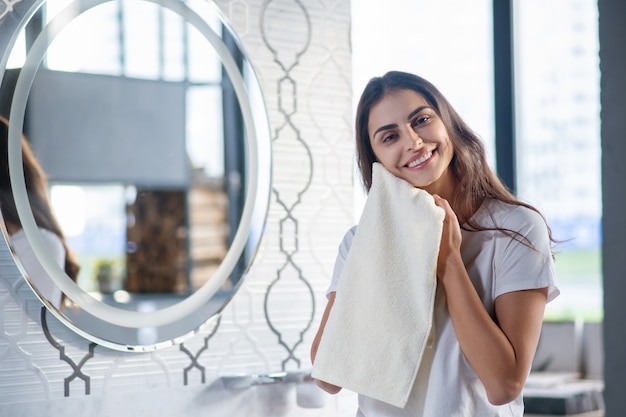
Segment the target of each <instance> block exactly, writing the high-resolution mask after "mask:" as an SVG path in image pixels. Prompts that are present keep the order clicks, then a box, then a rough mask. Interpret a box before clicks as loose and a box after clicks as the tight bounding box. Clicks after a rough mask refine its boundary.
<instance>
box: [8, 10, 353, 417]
mask: <svg viewBox="0 0 626 417" xmlns="http://www.w3.org/2000/svg"><path fill="white" fill-rule="evenodd" d="M7 1H8V0H4V2H5V3H1V5H2V7H0V9H1V10H0V18H3V17H4V18H7V17H10V13H11V3H6V2H7ZM25 1H26V0H25ZM216 3H217V4H218V6H219V7H220V8H221V10H222V11H223V13H224V14H225V15H226V17H227V18H228V19H229V20H230V21H231V23H232V24H233V26H234V28H235V29H236V31H237V32H238V33H239V34H240V37H241V39H242V41H243V43H244V47H245V48H246V49H247V51H248V53H249V55H250V57H251V60H252V62H253V64H254V66H255V68H256V70H257V71H258V73H259V77H260V79H261V83H262V88H263V91H264V95H265V100H266V102H267V106H268V110H269V121H270V127H271V131H272V139H273V159H274V160H273V190H272V198H271V202H270V208H269V218H268V223H267V229H266V235H265V237H264V239H263V241H262V246H261V248H260V250H259V253H258V256H257V258H256V260H255V263H254V265H253V267H252V268H251V271H250V273H249V274H248V277H247V278H246V281H245V284H244V285H243V286H242V287H241V289H240V291H239V292H238V294H237V295H236V296H235V298H234V299H233V301H232V302H231V304H230V305H229V306H228V307H227V309H226V310H225V312H224V314H223V316H222V318H221V320H220V321H218V322H215V323H212V324H210V325H208V326H206V327H207V328H205V329H203V330H202V331H201V332H200V333H199V334H198V335H196V336H195V337H193V338H191V339H189V340H187V341H185V342H184V343H183V344H182V345H180V346H175V347H172V348H168V349H165V350H161V351H157V352H154V353H141V354H136V353H122V352H117V351H112V350H109V349H106V348H104V347H101V346H97V345H95V344H93V343H90V342H89V341H87V340H85V339H83V338H82V337H80V336H78V335H76V334H74V333H73V332H71V331H70V330H68V329H67V328H66V327H65V326H64V325H62V324H61V323H59V322H58V320H57V319H56V318H55V317H54V316H52V315H51V314H50V313H47V312H46V310H45V309H42V307H41V304H40V303H39V302H38V300H37V299H36V297H35V296H34V295H33V294H32V292H31V291H30V289H29V287H28V285H26V283H25V281H24V280H23V279H22V278H21V277H20V275H19V272H18V270H17V268H16V267H15V265H14V264H13V262H12V260H11V258H10V255H9V252H8V249H7V247H6V244H5V243H4V242H0V416H4V415H11V416H19V415H42V414H38V413H42V412H43V411H45V412H46V415H50V416H55V415H61V414H62V415H63V416H66V415H68V414H70V415H71V414H82V415H116V414H117V415H125V414H127V413H129V412H130V411H137V412H142V411H143V412H145V411H146V410H148V409H149V410H150V411H151V415H154V416H160V415H164V416H165V415H186V414H192V413H194V414H195V413H197V412H198V411H206V410H211V411H213V412H214V414H213V413H211V414H210V415H216V416H221V415H229V416H234V415H242V416H244V415H245V416H254V415H259V416H261V415H263V416H264V415H273V416H280V415H294V416H295V415H298V416H306V415H316V416H337V415H339V414H338V413H339V412H340V411H338V410H339V408H340V407H341V406H342V405H341V400H337V399H336V397H333V398H332V399H330V400H329V399H326V398H322V399H323V401H325V402H326V406H325V407H323V408H318V409H310V410H308V411H306V410H305V409H303V408H299V407H298V406H296V405H295V403H296V402H298V403H299V404H300V405H302V404H304V403H307V401H308V402H310V401H313V402H315V401H317V400H316V398H317V397H316V396H317V395H318V393H317V392H316V391H315V390H313V388H312V387H306V386H303V387H299V388H298V389H296V390H295V393H294V392H290V391H288V390H287V389H286V388H285V387H283V386H279V385H283V384H277V385H270V386H267V387H265V386H263V387H258V388H252V389H247V390H241V391H237V392H233V391H224V388H223V386H222V385H220V380H219V379H218V377H220V376H224V375H235V374H240V373H244V374H250V373H262V374H265V373H271V372H277V371H283V370H297V369H301V370H307V369H310V366H311V364H310V360H309V346H310V344H311V341H312V338H313V336H314V333H315V331H316V327H317V324H318V322H319V319H320V317H321V313H322V311H323V308H324V306H325V296H324V292H325V289H326V286H327V285H328V282H329V279H330V275H331V271H332V267H333V263H334V259H335V256H336V248H337V245H338V244H339V242H340V240H341V237H342V236H343V233H344V232H345V231H346V230H347V228H348V227H350V226H351V225H352V222H353V213H352V184H353V181H352V156H353V150H352V141H351V138H352V110H351V105H352V92H351V53H350V39H349V32H350V1H349V0H315V1H313V0H302V1H300V0H265V1H260V0H246V1H243V0H218V1H216ZM5 15H8V16H5ZM305 385H306V384H305ZM307 390H310V391H308V392H307ZM292 391H293V390H292ZM294 395H295V397H294ZM318 399H319V398H318ZM309 405H311V404H309ZM316 405H319V404H316ZM309 413H310V414H309ZM205 415H206V414H205Z"/></svg>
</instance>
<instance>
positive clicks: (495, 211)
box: [474, 199, 546, 230]
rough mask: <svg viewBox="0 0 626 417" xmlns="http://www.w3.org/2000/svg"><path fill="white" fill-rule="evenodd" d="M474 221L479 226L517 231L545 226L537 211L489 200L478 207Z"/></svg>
mask: <svg viewBox="0 0 626 417" xmlns="http://www.w3.org/2000/svg"><path fill="white" fill-rule="evenodd" d="M474 220H475V221H476V222H477V223H479V224H486V225H489V226H496V227H500V228H505V229H509V230H519V229H523V228H525V227H528V226H536V225H541V226H545V225H546V222H545V219H544V217H543V216H542V215H541V213H539V211H537V210H533V209H532V208H530V207H527V206H525V205H521V204H511V203H506V202H504V201H500V200H496V199H489V200H486V201H485V202H484V203H483V205H482V206H481V207H480V209H479V210H478V212H477V213H476V216H475V218H474Z"/></svg>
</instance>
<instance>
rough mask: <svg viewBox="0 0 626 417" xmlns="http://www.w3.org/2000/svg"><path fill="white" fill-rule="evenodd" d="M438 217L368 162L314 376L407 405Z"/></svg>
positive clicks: (427, 327)
mask: <svg viewBox="0 0 626 417" xmlns="http://www.w3.org/2000/svg"><path fill="white" fill-rule="evenodd" d="M443 219H444V211H443V209H442V208H440V207H437V206H436V205H435V202H434V199H433V197H432V196H431V195H430V194H429V193H428V192H426V191H424V190H420V189H419V188H415V187H413V186H412V185H411V184H409V183H408V182H406V181H404V180H402V179H400V178H397V177H396V176H394V175H393V174H391V173H390V172H389V171H387V170H386V169H385V168H384V167H383V166H382V165H381V164H380V163H374V166H373V178H372V187H371V189H370V192H369V195H368V197H367V201H366V203H365V207H364V209H363V214H362V215H361V220H360V222H359V226H358V228H357V231H356V234H355V235H354V239H353V241H352V246H351V248H350V252H349V253H348V256H347V258H346V260H345V264H344V267H343V270H342V273H341V279H340V281H339V284H338V287H337V294H336V296H335V303H334V305H333V308H332V310H331V312H330V315H329V317H328V321H327V322H326V327H325V328H324V333H323V335H322V338H321V341H320V345H319V347H318V350H317V354H316V357H315V363H314V365H313V372H312V375H313V377H314V378H316V379H320V380H322V381H326V382H329V383H331V384H334V385H338V386H341V387H343V388H346V389H349V390H351V391H354V392H357V393H359V394H363V395H365V396H368V397H371V398H375V399H377V400H380V401H384V402H386V403H389V404H392V405H394V406H396V407H404V406H405V405H406V403H407V400H408V398H409V394H410V392H411V388H412V387H413V383H414V381H415V379H416V376H417V371H418V369H419V366H420V363H421V359H422V354H423V351H424V349H425V348H426V346H427V343H428V339H429V335H430V334H431V329H432V327H433V307H434V300H435V291H436V288H437V276H436V273H437V256H438V254H439V244H440V242H441V232H442V228H443ZM433 334H434V332H433Z"/></svg>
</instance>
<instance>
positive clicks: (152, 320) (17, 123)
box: [0, 0, 272, 351]
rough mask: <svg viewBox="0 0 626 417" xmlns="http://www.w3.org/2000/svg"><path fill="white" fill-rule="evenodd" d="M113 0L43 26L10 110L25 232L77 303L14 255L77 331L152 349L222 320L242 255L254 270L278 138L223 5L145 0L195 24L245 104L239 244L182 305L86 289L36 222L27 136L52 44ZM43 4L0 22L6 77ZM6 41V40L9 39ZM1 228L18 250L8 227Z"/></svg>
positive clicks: (14, 176)
mask: <svg viewBox="0 0 626 417" xmlns="http://www.w3.org/2000/svg"><path fill="white" fill-rule="evenodd" d="M110 1H114V0H74V1H73V2H72V3H70V4H69V5H67V6H66V7H65V8H64V9H63V10H62V11H61V12H60V13H59V14H58V15H56V16H55V17H54V19H53V20H52V21H51V22H50V23H48V24H47V25H46V26H45V27H44V28H43V30H42V32H41V33H40V34H39V36H38V37H37V38H36V39H35V41H34V43H33V45H32V47H31V49H30V50H29V51H28V54H27V56H26V60H25V63H24V65H23V67H22V70H21V71H20V74H19V77H18V79H17V84H16V87H15V92H14V95H13V100H12V102H11V110H10V114H11V120H12V123H11V124H10V126H9V138H8V152H9V173H10V181H11V185H12V188H13V194H14V199H15V204H16V207H17V210H18V215H19V218H20V221H21V223H22V227H23V230H24V233H25V235H26V237H27V240H28V242H29V244H30V245H31V247H32V249H33V252H34V253H35V255H36V257H37V259H38V260H39V262H40V263H41V265H42V266H43V268H44V269H45V271H46V273H47V274H48V275H49V276H50V277H51V278H52V280H53V281H54V282H55V284H56V285H57V286H59V287H60V288H61V290H62V292H63V293H64V294H65V296H66V297H67V298H68V299H69V300H70V301H71V303H72V304H73V305H75V306H76V307H71V308H63V309H59V308H57V307H55V306H53V305H52V304H51V303H49V302H48V301H47V300H46V299H45V297H44V296H42V294H40V293H39V292H38V291H37V289H36V288H34V286H33V285H32V283H31V282H30V280H29V279H28V276H27V274H25V270H24V268H23V267H22V266H21V264H20V261H19V259H18V258H17V257H16V256H15V252H14V251H13V250H12V249H11V251H12V253H13V257H14V259H15V261H16V263H17V264H18V267H20V270H21V271H22V274H23V275H24V276H25V278H26V280H27V281H28V283H29V285H31V287H33V289H34V290H35V293H37V296H38V297H39V298H40V299H41V301H42V302H43V303H44V304H45V305H46V307H47V308H48V310H49V311H51V312H52V313H53V314H54V315H55V316H56V317H57V318H59V319H60V321H61V322H63V323H64V324H65V325H67V326H68V327H70V328H71V329H72V330H74V331H75V332H76V333H78V334H80V335H82V336H83V337H85V338H87V339H89V340H91V341H95V342H96V343H98V344H100V345H103V346H106V347H109V348H112V349H115V350H121V351H152V350H156V349H159V348H163V347H167V346H171V345H173V344H177V343H180V342H182V341H183V340H185V339H186V338H188V337H190V336H192V335H194V334H195V333H196V332H197V331H198V330H199V329H200V328H201V327H202V326H203V325H204V324H206V323H207V322H209V321H211V320H212V319H215V318H217V317H218V316H219V315H220V314H221V312H222V310H223V308H224V307H225V305H226V304H227V303H228V301H229V300H230V299H231V298H232V296H233V295H234V294H235V293H236V290H237V289H238V287H239V286H240V284H241V282H242V281H243V280H242V279H239V280H238V282H237V285H236V288H234V289H233V293H232V294H231V295H230V296H229V297H228V298H227V299H226V300H224V302H223V303H221V304H220V305H219V306H217V307H216V306H215V303H214V302H212V301H211V299H212V298H213V296H214V295H215V294H216V292H217V291H218V290H219V288H220V287H221V286H222V284H223V283H224V282H225V281H226V279H227V278H228V277H229V275H230V274H231V273H232V272H233V270H234V268H235V267H236V265H237V263H238V262H239V261H240V260H241V259H242V258H244V259H245V260H246V264H245V267H244V270H243V271H242V275H245V274H246V273H247V272H248V269H249V267H250V265H251V263H252V260H253V258H254V255H255V253H256V251H257V249H258V247H259V244H260V240H261V237H262V235H263V231H264V228H265V222H266V216H267V210H268V206H269V198H270V193H271V166H272V162H271V135H270V129H269V121H268V118H267V111H266V108H265V102H264V100H263V94H262V90H261V86H260V83H259V79H258V77H257V75H256V73H255V71H254V68H253V67H252V65H251V63H250V61H249V58H248V57H247V54H246V53H245V51H244V49H243V47H242V46H241V42H240V41H239V40H238V37H237V35H236V34H235V32H234V30H233V29H232V27H231V26H230V24H229V23H228V22H227V21H226V19H225V18H224V16H223V15H222V14H221V12H220V11H219V9H218V8H217V6H216V5H215V4H214V3H212V2H209V1H204V0H196V1H192V2H190V3H183V2H181V1H179V0H142V1H146V2H150V3H154V4H156V5H159V6H161V7H164V8H167V9H169V10H171V11H173V12H175V13H176V14H178V15H179V16H181V17H182V18H183V19H184V20H185V21H186V22H187V23H189V24H191V25H193V26H194V27H195V28H196V29H197V30H198V31H199V32H200V33H201V34H202V35H203V36H204V37H205V38H206V40H208V41H209V42H210V43H211V45H212V46H213V48H214V49H215V50H216V51H217V53H218V55H219V56H220V58H221V60H222V65H223V67H224V69H225V71H226V73H227V75H228V77H229V78H230V81H231V83H232V86H233V88H234V92H235V95H236V97H237V100H238V102H239V107H240V109H241V114H242V116H243V121H244V128H245V139H246V141H245V143H246V149H245V155H246V168H247V169H246V190H245V202H244V207H243V213H242V216H241V220H240V222H239V226H238V228H237V231H236V233H235V236H234V239H233V242H232V243H231V245H230V248H229V250H228V252H227V254H226V256H225V258H224V259H223V260H222V262H221V264H220V266H219V267H218V269H217V271H216V272H215V274H214V275H213V276H212V277H211V278H210V279H209V280H208V281H207V282H206V283H205V284H204V285H203V286H202V287H201V288H199V289H198V290H197V291H196V292H195V293H194V294H192V295H190V296H189V297H187V298H186V299H184V300H183V301H181V302H179V303H177V304H174V305H172V306H169V307H166V308H163V309H160V310H155V311H152V312H136V311H129V310H124V309H120V308H116V307H113V306H110V305H107V304H104V303H102V302H100V301H98V300H97V299H95V298H94V297H92V296H91V295H89V294H88V293H87V292H85V291H84V290H82V289H81V288H80V287H79V286H78V285H77V284H75V283H74V282H73V281H72V280H71V278H70V277H69V276H67V274H66V273H65V272H64V271H63V270H62V269H61V267H60V266H59V265H58V264H57V263H56V262H55V261H54V259H53V257H52V256H51V254H50V253H49V252H48V250H47V248H46V246H45V242H44V240H43V237H42V234H41V232H40V231H39V230H38V227H37V225H36V223H35V219H34V216H33V213H32V210H31V208H30V203H29V200H28V196H27V194H26V186H25V180H24V175H23V171H22V153H21V152H22V145H21V135H22V131H23V123H24V115H25V111H26V103H27V99H28V95H29V92H30V87H31V85H32V83H33V80H34V78H35V75H36V73H37V70H38V68H39V66H40V64H41V62H42V60H43V57H44V55H45V53H46V51H47V49H48V47H49V46H50V44H51V43H52V42H53V41H54V39H55V37H56V36H57V35H58V34H59V33H60V32H61V31H62V30H63V28H64V27H65V26H66V25H67V24H68V23H70V22H71V21H72V20H73V19H74V18H76V17H78V16H80V15H81V14H82V13H84V12H86V11H87V10H90V9H91V8H93V7H95V6H98V5H100V4H103V3H107V2H110ZM27 2H28V0H24V3H27ZM44 3H45V0H35V1H34V2H33V4H32V5H31V6H30V8H29V9H28V12H27V13H24V14H23V17H22V19H21V21H19V22H17V24H13V25H12V24H11V22H13V23H16V22H15V21H14V20H11V19H8V20H7V19H5V20H4V21H3V22H1V23H0V54H1V60H0V80H1V79H2V78H3V77H4V72H5V69H6V64H7V61H8V56H9V54H10V52H11V51H12V48H13V46H14V43H15V40H16V38H17V36H18V34H19V33H20V31H21V30H22V29H23V28H24V27H25V26H26V24H27V23H28V22H29V21H30V19H31V18H32V17H33V15H34V14H35V13H36V11H37V10H38V9H39V7H41V6H42V5H43V4H44ZM21 6H27V5H21ZM203 13H208V14H209V15H210V16H211V17H215V16H217V17H219V20H220V23H221V24H222V26H223V28H224V29H226V30H227V31H228V32H229V35H230V36H231V37H232V39H234V40H235V43H236V46H237V48H238V49H239V50H240V51H241V52H242V55H243V57H244V60H243V61H244V64H243V67H242V69H241V70H240V68H239V67H238V65H237V64H236V62H235V60H234V59H233V57H232V55H231V53H230V52H229V50H228V48H227V47H226V45H225V43H224V41H223V40H222V37H221V36H220V35H218V34H217V33H215V31H214V30H213V29H212V28H211V26H210V25H209V24H208V23H207V21H205V20H204V19H203V18H202V14H203ZM8 31H10V36H6V35H7V32H8ZM3 39H6V40H7V41H6V42H4V41H3ZM244 75H245V80H244ZM253 107H254V108H253ZM2 229H3V233H4V235H5V239H6V241H7V243H8V245H9V248H11V244H10V240H9V238H8V234H7V231H6V229H5V227H4V225H2ZM241 278H243V276H242V277H241Z"/></svg>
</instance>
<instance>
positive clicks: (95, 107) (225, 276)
mask: <svg viewBox="0 0 626 417" xmlns="http://www.w3.org/2000/svg"><path fill="white" fill-rule="evenodd" d="M19 7H21V8H22V9H23V10H22V14H20V15H21V16H25V18H24V19H23V20H22V21H20V22H13V21H9V20H5V21H4V22H2V25H1V29H2V31H1V33H0V39H1V40H0V41H1V42H2V45H1V46H2V48H3V54H2V62H1V63H0V64H1V68H2V69H3V73H2V87H1V89H0V95H1V99H2V100H1V102H0V104H1V105H2V109H1V110H2V114H3V115H4V116H6V119H8V122H7V123H6V125H7V129H6V131H7V135H6V136H7V138H6V141H7V143H6V146H7V151H8V160H7V161H6V162H7V163H8V172H9V180H10V181H9V182H10V186H11V189H12V198H13V201H14V205H15V211H16V213H17V219H14V220H11V221H10V220H9V217H10V216H7V212H6V209H5V206H3V207H2V214H3V216H4V221H5V222H6V224H3V226H4V227H3V232H4V234H5V238H6V239H7V242H8V243H9V247H10V248H11V249H12V252H13V254H14V256H15V258H16V262H17V264H18V266H19V267H20V269H21V270H22V272H23V274H24V276H25V278H26V279H27V280H28V282H29V284H30V285H31V287H33V289H34V291H35V292H36V293H37V295H38V296H39V298H40V299H41V300H42V301H43V303H44V304H45V305H46V306H47V307H48V309H49V310H50V311H51V312H53V313H54V314H55V315H56V316H57V317H58V318H59V319H61V321H63V322H64V323H65V324H66V325H68V326H69V327H70V328H72V329H74V330H75V331H76V332H78V333H79V334H81V335H83V336H85V337H86V338H88V339H90V340H93V341H96V342H98V343H99V344H101V345H105V346H108V347H111V348H114V349H118V350H131V351H146V350H153V349H156V348H159V347H165V346H170V345H171V344H173V343H177V342H180V341H181V340H183V339H184V338H185V337H188V336H190V335H192V334H194V333H195V331H196V330H197V329H198V328H199V327H200V326H202V325H203V324H204V323H206V322H207V321H208V320H210V319H211V318H212V317H215V316H216V315H217V314H219V312H220V311H221V310H222V309H223V307H224V306H225V304H226V303H227V302H228V300H230V298H231V297H232V296H233V295H234V293H235V291H236V290H237V288H238V287H239V286H240V285H241V281H242V278H243V276H244V274H245V272H246V270H247V269H248V267H249V266H250V264H251V261H252V258H253V256H254V254H255V252H256V249H257V247H258V244H259V241H260V238H261V235H262V230H263V227H264V223H265V217H266V212H267V207H268V202H269V195H270V182H271V179H270V175H271V152H270V146H271V140H270V134H269V126H268V121H267V114H266V110H265V106H264V102H263V98H262V94H261V89H260V85H259V81H258V79H257V77H256V74H255V72H254V69H253V67H252V65H251V63H250V61H249V60H248V59H247V57H246V55H245V52H244V50H243V49H242V47H241V44H240V42H239V41H238V39H237V37H236V35H235V33H234V31H233V30H232V28H231V27H230V26H229V25H228V23H227V22H226V20H225V19H224V18H223V16H222V15H221V14H220V13H219V11H218V9H217V7H216V6H215V5H214V4H212V3H209V2H206V1H203V0H197V1H194V0H192V1H187V2H182V1H179V0H121V1H118V0H115V1H111V0H76V1H70V0H48V1H46V2H43V1H35V2H34V3H30V4H28V2H27V1H24V2H23V3H18V4H17V5H16V8H19ZM16 13H17V12H16ZM18 14H19V13H18ZM25 149H30V150H32V154H33V155H34V157H35V160H36V161H37V163H38V164H39V165H40V168H41V169H42V170H43V172H44V173H45V177H47V190H46V191H47V193H48V195H49V200H50V203H51V207H52V210H53V213H54V216H55V217H56V222H57V223H58V225H59V228H60V230H61V232H62V235H63V236H64V239H65V247H66V248H67V250H68V253H71V254H72V255H73V257H74V258H75V260H76V263H77V264H78V266H79V267H80V269H79V272H78V274H77V275H76V276H75V277H72V278H71V277H70V275H68V273H67V272H66V270H67V269H66V268H64V267H63V265H62V263H60V262H59V261H58V259H55V254H54V253H53V251H51V250H50V246H49V244H48V241H49V237H47V235H48V234H49V231H48V230H46V228H45V227H43V226H42V225H41V222H39V221H38V217H37V211H38V210H39V208H38V206H37V205H36V204H35V201H34V198H33V194H32V193H31V191H32V190H31V189H30V187H31V186H30V185H29V184H28V183H27V182H28V179H27V178H26V177H27V176H26V175H25V173H24V172H25V171H24V168H23V164H25V160H24V158H25V156H24V155H26V154H25V153H24V152H26V150H25ZM2 191H4V190H2ZM11 218H12V217H11ZM15 223H18V224H17V225H16V224H15ZM18 236H19V243H16V242H18ZM22 246H26V247H27V251H29V253H28V255H24V254H23V250H22V249H20V248H21V247H22ZM33 264H36V265H35V266H33ZM34 271H36V272H34ZM57 293H58V294H59V296H57V295H55V294H57Z"/></svg>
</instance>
